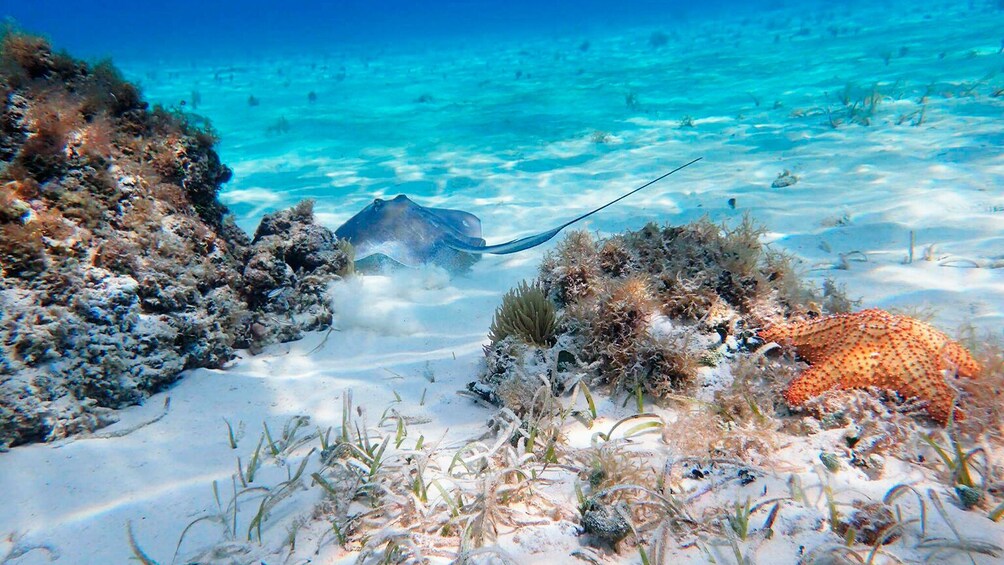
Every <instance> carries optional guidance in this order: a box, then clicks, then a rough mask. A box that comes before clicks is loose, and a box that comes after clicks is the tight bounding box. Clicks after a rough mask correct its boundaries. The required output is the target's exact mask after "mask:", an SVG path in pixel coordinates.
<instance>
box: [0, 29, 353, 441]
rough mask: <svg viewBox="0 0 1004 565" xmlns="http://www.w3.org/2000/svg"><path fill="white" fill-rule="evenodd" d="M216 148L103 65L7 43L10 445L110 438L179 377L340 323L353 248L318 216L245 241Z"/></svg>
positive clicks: (4, 164)
mask: <svg viewBox="0 0 1004 565" xmlns="http://www.w3.org/2000/svg"><path fill="white" fill-rule="evenodd" d="M215 142H216V137H215V134H214V133H213V131H212V129H211V128H210V127H209V125H208V123H206V122H205V120H204V119H202V118H199V117H197V116H194V115H189V114H182V113H179V112H176V111H167V110H164V109H162V108H153V109H150V108H148V107H147V104H146V103H145V102H143V101H142V98H141V97H140V95H139V91H138V90H137V89H136V87H134V86H133V85H131V84H129V83H127V82H125V81H124V80H123V79H122V78H121V76H120V75H119V73H118V71H117V70H116V69H115V68H114V67H112V66H111V65H110V64H108V63H99V64H96V65H89V64H86V63H83V62H80V61H76V60H74V59H72V58H71V57H69V56H68V55H65V54H55V53H53V52H52V50H51V48H50V47H49V45H48V43H46V41H45V40H42V39H39V38H36V37H32V36H28V35H25V34H22V33H19V32H16V31H10V32H8V33H7V34H6V35H4V36H3V38H2V40H0V449H3V448H5V447H9V446H13V445H18V444H22V443H29V442H35V441H49V440H54V439H58V438H61V437H64V436H66V435H69V434H73V433H78V432H83V431H88V430H92V429H94V428H97V427H100V426H103V425H106V424H108V423H110V422H112V421H114V420H115V415H114V409H116V408H121V407H124V406H128V405H130V404H136V403H139V402H142V401H143V399H144V398H146V397H147V396H149V395H150V394H153V393H155V392H157V391H159V390H162V389H163V388H164V387H166V386H168V385H170V384H171V383H173V382H175V381H176V380H177V379H178V378H179V376H180V374H181V372H182V371H183V370H186V369H193V368H199V367H210V368H218V367H222V366H223V365H224V364H225V363H226V362H227V361H229V360H230V359H232V358H233V357H234V349H235V348H246V347H258V346H261V345H263V344H266V343H269V342H272V341H276V340H286V339H293V338H295V337H298V336H299V335H300V332H302V331H303V330H306V329H320V328H322V327H325V326H326V325H328V324H330V321H331V312H330V308H329V307H328V306H327V304H326V302H325V301H324V299H323V292H324V290H325V285H326V283H327V282H328V281H330V280H331V278H333V277H334V276H337V274H339V273H342V272H344V271H346V270H347V269H350V268H351V260H350V259H349V257H348V255H347V253H346V250H345V249H344V248H343V247H340V246H339V245H338V243H337V241H336V239H335V238H334V236H333V234H332V233H331V232H330V231H329V230H327V229H325V228H323V227H321V226H317V225H315V224H314V223H313V216H312V213H311V211H310V209H309V206H306V207H304V206H299V207H297V208H296V209H294V210H292V211H287V212H279V213H277V214H273V215H271V217H269V218H268V222H263V226H264V227H263V228H260V229H259V231H262V230H263V229H264V230H265V231H269V230H271V231H269V233H262V234H261V236H260V237H256V241H255V244H254V245H253V246H252V244H251V240H250V238H248V236H247V235H246V234H245V233H243V232H242V231H241V230H240V229H239V228H238V227H237V226H236V225H234V223H233V222H232V221H230V219H229V218H228V217H227V215H226V214H227V209H226V207H224V206H223V204H221V203H220V201H219V199H218V198H217V195H218V193H219V190H220V186H221V184H222V183H224V182H226V181H227V180H229V178H230V176H231V171H230V169H229V168H228V167H227V166H226V165H224V164H223V163H222V162H221V161H220V158H219V156H218V155H217V154H216V152H215V150H214V149H213V146H214V144H215ZM277 289H278V292H277Z"/></svg>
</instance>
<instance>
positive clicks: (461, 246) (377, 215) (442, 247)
mask: <svg viewBox="0 0 1004 565" xmlns="http://www.w3.org/2000/svg"><path fill="white" fill-rule="evenodd" d="M700 160H701V157H698V158H697V159H694V160H693V161H690V162H689V163H686V164H684V165H681V166H679V167H677V168H675V169H673V170H672V171H669V172H668V173H666V174H664V175H662V176H660V177H659V178H656V179H654V180H651V181H649V182H647V183H645V184H643V185H641V186H639V187H638V188H635V189H634V190H631V191H630V192H628V193H626V194H623V195H621V196H619V197H618V198H615V199H614V200H611V201H610V202H607V203H606V204H604V205H603V206H600V207H599V208H596V209H595V210H591V211H589V212H587V213H585V214H582V215H581V216H578V217H576V218H573V219H571V220H569V221H567V222H565V223H563V224H561V225H560V226H557V227H555V228H552V229H549V230H547V231H545V232H541V233H538V234H534V235H531V236H527V237H522V238H519V239H514V240H512V241H509V242H506V243H500V244H498V245H486V243H485V240H484V239H483V238H482V236H481V220H480V219H478V217H477V216H475V215H474V214H471V213H469V212H464V211H463V210H451V209H448V208H426V207H425V206H420V205H418V204H416V203H415V202H413V201H412V200H411V199H410V198H408V197H407V196H405V195H403V194H400V195H398V196H396V197H394V198H393V199H391V200H383V199H380V198H377V199H376V200H374V201H373V202H372V203H371V204H370V205H369V206H367V207H365V208H363V210H362V211H360V212H359V213H358V214H356V215H355V216H352V217H351V218H349V220H348V221H347V222H345V223H344V224H342V225H341V227H339V228H338V229H337V230H335V235H337V236H338V237H339V238H340V239H345V240H347V241H348V242H349V243H351V244H352V246H353V247H354V248H355V254H356V264H357V266H360V267H363V268H365V267H366V265H367V264H376V265H382V264H387V263H389V264H394V263H398V264H401V265H406V266H409V267H418V266H420V265H422V264H434V265H439V266H441V267H443V268H445V269H447V270H449V271H452V272H460V271H464V270H466V269H468V268H470V266H471V265H473V264H474V263H475V262H476V261H477V260H478V259H480V258H481V255H482V254H485V253H492V254H496V255H503V254H507V253H516V252H517V251H523V250H524V249H529V248H531V247H536V246H538V245H540V244H542V243H545V242H547V241H548V240H550V239H551V238H553V237H554V236H556V235H558V232H560V231H561V230H563V229H565V228H567V227H568V226H570V225H572V224H574V223H576V222H578V221H580V220H583V219H585V218H587V217H589V216H592V215H593V214H595V213H597V212H599V211H600V210H603V209H604V208H606V207H608V206H612V205H613V204H616V203H617V202H619V201H621V200H623V199H624V198H627V197H628V196H631V195H632V194H634V193H636V192H638V191H639V190H641V189H643V188H646V187H648V186H651V185H653V184H655V183H657V182H659V181H660V180H662V179H664V178H666V177H668V176H669V175H671V174H673V173H675V172H677V171H679V170H680V169H683V168H684V167H688V166H690V165H692V164H694V163H696V162H697V161H700Z"/></svg>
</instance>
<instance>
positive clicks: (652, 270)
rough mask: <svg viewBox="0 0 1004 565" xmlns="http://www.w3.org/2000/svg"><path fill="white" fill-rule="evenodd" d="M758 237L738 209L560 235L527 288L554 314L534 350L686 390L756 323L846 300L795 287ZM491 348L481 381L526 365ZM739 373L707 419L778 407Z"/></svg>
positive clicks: (651, 387)
mask: <svg viewBox="0 0 1004 565" xmlns="http://www.w3.org/2000/svg"><path fill="white" fill-rule="evenodd" d="M763 234H764V229H763V227H761V226H759V225H757V224H756V223H755V222H754V221H753V220H752V219H751V218H750V217H748V216H746V217H744V218H743V219H742V220H741V221H740V222H739V223H738V224H737V225H735V226H731V227H730V226H728V225H718V224H715V223H712V222H711V221H709V220H707V219H701V220H698V221H695V222H692V223H690V224H687V225H683V226H657V225H655V224H649V225H647V226H645V227H644V228H642V229H640V230H637V231H632V232H626V233H623V234H619V235H615V236H612V237H609V238H605V239H596V238H594V237H593V236H592V235H590V234H589V233H587V232H583V231H578V232H572V233H570V234H568V235H567V236H566V237H565V239H564V240H562V242H561V243H560V244H559V245H558V247H557V248H556V250H555V251H554V252H552V253H550V254H549V255H548V256H547V257H546V258H545V260H544V262H543V264H542V265H541V269H540V276H539V283H538V284H539V285H540V288H541V290H542V291H543V292H544V293H545V295H546V296H547V297H548V299H549V300H551V301H553V303H554V306H555V307H556V308H558V309H559V311H560V313H561V320H562V321H561V323H560V324H559V327H558V333H557V336H556V342H557V344H556V345H552V343H554V342H553V341H549V342H547V343H543V344H536V347H538V348H539V349H541V350H542V352H543V358H545V359H550V358H558V357H560V356H562V355H564V357H565V358H566V359H574V361H575V362H576V363H577V366H578V367H579V368H580V369H582V368H586V369H587V370H588V371H589V373H590V374H591V376H592V377H591V378H592V379H593V381H594V382H598V383H601V384H606V385H608V386H609V387H610V388H611V390H613V391H614V392H618V391H620V392H623V393H628V394H632V395H649V396H651V397H654V398H657V399H658V398H670V397H678V396H679V395H686V394H688V393H690V392H693V389H694V383H695V382H696V380H697V377H698V371H699V369H700V367H701V366H703V365H714V364H718V363H720V362H724V361H725V360H726V359H728V358H730V357H732V355H733V354H735V353H738V352H740V351H743V350H747V351H748V350H751V349H754V348H755V347H756V346H758V345H759V342H757V341H756V340H755V338H754V335H755V329H756V328H758V327H763V326H764V325H766V324H768V323H769V322H771V321H775V320H779V319H782V318H789V317H792V316H794V317H808V316H816V315H821V314H828V313H835V312H840V311H846V309H848V308H849V307H850V306H851V302H850V301H849V300H847V299H846V297H845V296H844V295H843V293H842V292H841V290H840V289H839V288H836V287H835V286H834V285H832V284H827V285H825V287H824V289H822V290H817V289H814V288H809V287H807V286H805V285H804V284H803V283H802V282H801V280H800V279H799V277H798V276H797V275H796V273H795V271H794V267H793V263H792V260H791V259H790V258H789V257H788V256H786V255H783V254H781V253H777V252H774V251H772V250H770V249H769V248H767V247H766V246H765V245H764V244H763V243H762V242H761V241H760V240H761V236H762V235H763ZM503 308H504V305H503ZM529 343H530V344H531V345H532V343H533V342H529ZM496 349H497V348H493V349H490V350H488V351H487V354H488V357H489V360H490V361H491V362H490V363H489V364H488V371H487V373H486V375H484V376H483V378H482V379H481V383H480V385H481V386H486V385H488V384H490V383H500V382H504V381H505V378H503V377H504V376H505V375H510V374H519V373H520V372H521V371H522V372H526V370H527V367H526V366H523V367H521V368H519V367H518V368H517V369H513V366H516V365H519V364H520V359H519V356H515V358H512V359H509V363H502V365H505V366H504V367H500V366H499V365H500V363H499V359H500V357H499V356H498V355H497V353H498V352H497V351H496ZM560 365H561V364H560V363H557V364H555V366H554V367H548V366H547V364H546V363H545V364H543V365H542V367H543V369H542V372H541V374H540V376H539V377H538V381H549V380H552V379H554V378H558V377H559V376H560V374H561V366H560ZM753 372H755V373H756V374H757V375H760V374H761V373H762V372H763V371H762V370H760V369H757V370H756V371H753ZM737 374H738V373H737ZM500 375H501V376H500ZM506 378H507V377H506ZM751 379H752V377H751ZM751 379H745V378H744V379H742V382H741V383H740V382H739V380H738V379H737V383H736V384H735V385H736V386H735V387H733V388H734V389H735V390H730V391H723V394H722V395H721V397H720V398H719V400H720V402H719V404H720V406H719V410H718V412H717V413H715V414H711V417H714V418H715V419H717V420H720V421H721V422H723V423H725V424H728V425H731V424H729V422H733V423H735V425H740V426H745V425H747V424H750V423H754V422H755V420H757V419H758V418H761V417H762V416H763V414H773V413H774V412H775V409H782V408H780V404H778V406H777V407H776V406H775V405H774V402H773V401H772V400H771V399H769V398H761V397H760V396H758V395H754V394H753V392H752V391H753V389H754V388H757V387H751V386H747V385H750V384H751V383H752V382H753V380H755V379H753V380H751ZM757 386H759V385H757ZM765 390H766V389H765ZM772 392H774V393H776V391H772ZM774 396H777V395H776V394H774ZM753 439H756V438H753ZM751 441H753V440H751Z"/></svg>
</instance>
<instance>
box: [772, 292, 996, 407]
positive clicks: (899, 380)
mask: <svg viewBox="0 0 1004 565" xmlns="http://www.w3.org/2000/svg"><path fill="white" fill-rule="evenodd" d="M760 337H761V338H763V339H764V340H765V341H768V342H770V341H774V342H777V343H779V344H782V345H792V346H794V347H795V349H796V351H798V354H799V355H801V356H802V357H803V358H805V359H806V360H807V361H808V362H809V363H811V364H812V366H811V367H809V368H808V369H806V370H805V371H804V372H803V373H802V374H801V375H800V376H799V377H798V378H796V379H795V380H794V381H792V382H791V384H790V385H788V389H787V390H785V391H784V399H785V400H787V401H788V404H789V405H791V406H797V405H799V404H802V403H803V402H805V401H806V400H808V399H809V398H811V397H813V396H817V395H819V394H822V393H823V392H824V391H826V390H829V389H831V388H863V387H869V386H874V387H880V388H886V389H891V390H895V391H896V392H898V393H900V394H901V395H903V396H905V397H917V398H920V399H922V400H925V401H927V412H928V414H930V415H931V418H933V419H934V420H937V421H938V422H940V423H941V424H945V423H947V422H948V419H949V415H950V414H951V413H952V406H953V405H954V403H955V396H956V393H955V390H954V389H953V388H952V387H951V386H950V385H949V384H948V382H947V380H946V373H945V371H946V370H947V371H949V373H948V374H958V375H962V376H964V377H976V376H977V375H979V373H980V365H979V364H978V363H977V362H976V361H975V360H974V359H973V357H972V356H971V355H970V354H969V352H968V351H966V349H965V348H964V347H962V346H961V345H959V344H958V343H956V342H954V341H952V340H951V339H949V338H948V336H946V335H945V334H943V333H941V332H940V331H938V330H936V329H934V328H933V327H931V326H929V325H928V324H925V323H923V322H920V321H918V320H914V319H913V318H908V317H906V316H897V315H894V314H890V313H888V312H885V311H883V310H878V309H871V310H864V311H861V312H857V313H855V314H839V315H835V316H827V317H825V318H818V319H815V320H809V321H806V322H797V323H792V324H788V325H776V326H772V327H769V328H767V329H765V330H763V331H761V332H760Z"/></svg>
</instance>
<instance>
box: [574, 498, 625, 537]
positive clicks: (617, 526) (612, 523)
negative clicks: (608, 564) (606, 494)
mask: <svg viewBox="0 0 1004 565" xmlns="http://www.w3.org/2000/svg"><path fill="white" fill-rule="evenodd" d="M629 513H630V511H629V510H628V507H627V504H626V503H625V502H623V501H619V502H617V503H615V504H604V503H601V502H597V501H593V502H591V503H589V507H588V508H587V509H586V510H585V511H584V512H583V513H582V528H583V530H585V532H586V533H587V534H589V535H591V536H593V537H594V538H596V539H597V540H599V541H601V542H603V543H606V544H609V545H611V546H613V545H616V544H617V543H618V542H620V541H621V540H622V539H624V538H626V537H627V536H628V534H630V533H631V524H629V523H628V521H627V518H626V516H629V515H630V514H629Z"/></svg>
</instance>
